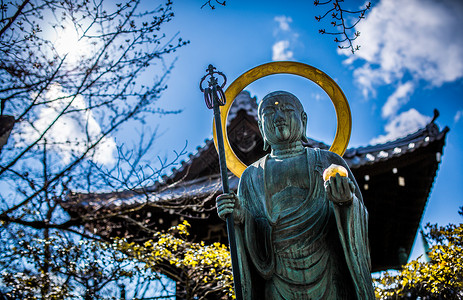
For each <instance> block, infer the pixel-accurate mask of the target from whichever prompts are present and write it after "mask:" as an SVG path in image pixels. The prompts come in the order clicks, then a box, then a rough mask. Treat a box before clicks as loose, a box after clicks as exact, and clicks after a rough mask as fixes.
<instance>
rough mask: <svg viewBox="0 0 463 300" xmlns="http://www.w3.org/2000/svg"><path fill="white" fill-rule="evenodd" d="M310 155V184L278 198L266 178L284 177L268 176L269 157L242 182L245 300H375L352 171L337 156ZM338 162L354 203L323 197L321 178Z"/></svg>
mask: <svg viewBox="0 0 463 300" xmlns="http://www.w3.org/2000/svg"><path fill="white" fill-rule="evenodd" d="M306 156H307V160H306V162H307V169H306V170H307V178H297V179H294V178H292V179H291V178H290V179H289V183H288V184H287V186H286V187H285V188H283V189H281V190H280V191H278V192H277V193H274V194H270V193H269V190H272V189H271V188H269V187H268V186H266V184H267V185H268V184H269V181H271V180H269V179H268V177H269V176H273V177H274V178H278V177H279V175H280V174H278V172H277V174H275V171H274V173H273V174H271V175H269V174H266V172H268V170H266V168H267V169H268V166H266V164H267V159H268V157H264V158H262V159H260V160H258V161H257V162H255V163H254V164H252V165H250V166H249V167H248V168H247V169H246V170H245V171H244V173H243V175H242V177H241V180H240V184H239V188H238V197H239V199H240V201H241V205H242V206H243V208H244V219H243V222H242V223H241V224H240V225H235V231H236V239H237V246H238V256H239V257H238V258H239V262H240V273H241V284H242V289H243V294H244V299H268V300H271V299H355V298H357V299H374V298H375V296H374V290H373V285H372V280H371V274H370V268H371V266H370V253H369V245H368V232H367V221H368V220H367V219H368V213H367V211H366V209H365V207H364V204H363V200H362V196H361V193H360V192H359V188H358V186H357V183H356V181H355V179H354V177H353V175H352V172H351V171H350V169H349V168H348V166H347V164H346V163H345V161H344V160H343V159H342V158H341V157H340V156H339V155H337V154H335V153H332V152H329V151H325V150H319V149H311V148H306ZM333 163H334V164H338V165H342V166H344V167H345V168H346V169H347V170H348V172H349V177H350V178H351V179H352V181H353V182H354V183H355V186H356V192H355V195H354V197H353V201H352V203H349V204H344V205H338V204H334V203H332V202H331V201H329V199H328V197H327V195H326V192H325V188H324V182H323V178H322V173H323V170H324V169H326V168H327V167H328V166H330V165H331V164H333ZM288 167H290V166H288ZM302 177H303V176H302ZM281 180H288V179H286V178H281ZM273 190H275V189H273Z"/></svg>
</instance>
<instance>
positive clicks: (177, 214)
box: [62, 92, 449, 272]
mask: <svg viewBox="0 0 463 300" xmlns="http://www.w3.org/2000/svg"><path fill="white" fill-rule="evenodd" d="M256 112H257V104H256V98H255V97H254V98H251V97H250V94H249V93H248V92H242V93H241V94H239V95H238V97H237V99H236V100H235V101H234V104H233V106H232V107H231V109H230V114H229V117H228V136H229V140H230V144H231V146H232V148H233V150H234V152H235V153H236V154H237V156H238V157H239V158H240V159H241V161H243V162H244V163H246V164H247V165H249V164H250V163H252V162H254V161H256V160H257V159H259V158H260V157H262V156H263V155H265V153H266V152H265V151H264V150H263V141H262V137H261V134H260V132H259V129H258V125H257V114H256ZM437 116H438V113H437V111H436V112H435V117H434V118H433V120H432V121H431V122H430V123H429V124H427V125H426V126H425V127H424V128H421V129H419V130H418V131H416V132H415V133H412V134H409V135H408V136H406V137H403V138H400V139H397V140H394V141H390V142H387V143H384V144H378V145H371V146H365V147H359V148H350V149H348V150H347V151H346V153H345V154H344V156H343V157H344V159H345V160H346V162H347V163H348V165H349V167H350V168H351V170H352V172H353V173H354V176H355V178H356V180H357V182H358V185H359V187H360V189H361V192H362V194H363V198H364V202H365V205H366V207H367V209H368V212H369V238H370V246H371V259H372V271H373V272H375V271H381V270H386V269H392V268H398V267H399V266H400V265H401V264H403V263H404V262H406V260H407V259H408V256H409V254H410V251H411V249H412V246H413V242H414V239H415V236H416V234H417V232H418V229H419V226H420V221H421V218H422V215H423V212H424V209H425V207H426V203H427V201H428V198H429V195H430V193H431V189H432V186H433V182H434V179H435V177H436V173H437V170H438V167H439V163H440V161H441V158H442V153H443V148H444V145H445V137H446V134H447V132H448V130H449V129H448V128H447V127H445V128H444V129H443V130H440V129H439V128H438V126H437V125H436V124H435V122H434V121H435V119H436V118H437ZM307 146H309V147H314V148H321V149H328V148H329V147H328V146H327V145H325V144H324V143H321V142H317V141H315V140H310V139H309V143H308V144H307ZM238 181H239V178H237V177H236V176H234V175H233V174H232V173H231V172H229V183H230V188H231V189H232V190H234V191H236V188H237V186H238ZM220 192H221V180H220V171H219V161H218V156H217V152H216V149H215V147H214V143H213V141H212V140H206V142H205V144H204V145H202V146H200V147H198V148H197V150H196V152H195V153H192V154H190V155H189V158H188V159H187V160H186V161H184V162H182V164H181V167H180V168H178V169H173V170H172V173H171V174H170V175H168V176H164V177H163V178H162V180H160V181H159V182H156V184H154V185H153V186H150V187H148V188H145V189H143V190H135V191H121V192H112V193H102V194H88V193H87V194H85V193H71V194H70V195H69V197H68V199H67V201H66V202H65V203H63V204H62V205H63V207H64V208H65V209H66V210H67V211H68V213H69V214H70V215H71V217H79V216H81V215H84V214H88V213H94V212H96V211H98V212H107V211H112V212H121V214H113V215H114V217H111V218H109V219H107V220H104V221H98V222H91V223H85V224H84V225H85V227H86V228H87V229H88V230H90V231H92V232H95V233H98V234H99V235H101V236H103V237H110V236H126V237H130V238H132V239H133V240H137V241H143V240H144V239H148V238H149V237H150V236H151V234H150V231H152V230H165V229H167V228H169V227H170V226H172V225H176V224H178V223H179V222H181V221H183V220H188V222H189V223H190V224H191V225H192V226H191V230H190V231H191V236H192V238H193V239H194V240H195V241H204V242H206V243H212V242H216V241H220V242H222V243H227V237H226V228H225V222H224V221H222V220H221V219H219V217H218V216H217V212H216V210H215V197H216V196H217V195H218V194H219V193H220ZM131 208H137V209H134V210H131ZM140 224H142V225H143V226H140Z"/></svg>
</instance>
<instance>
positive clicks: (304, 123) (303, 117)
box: [301, 111, 309, 143]
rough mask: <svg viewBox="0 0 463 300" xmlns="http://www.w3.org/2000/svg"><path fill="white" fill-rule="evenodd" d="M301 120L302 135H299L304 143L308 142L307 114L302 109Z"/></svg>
mask: <svg viewBox="0 0 463 300" xmlns="http://www.w3.org/2000/svg"><path fill="white" fill-rule="evenodd" d="M301 120H302V136H301V140H302V141H303V142H304V143H308V142H309V140H308V139H307V114H306V113H305V111H303V112H302V114H301Z"/></svg>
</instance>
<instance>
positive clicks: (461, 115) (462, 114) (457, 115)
mask: <svg viewBox="0 0 463 300" xmlns="http://www.w3.org/2000/svg"><path fill="white" fill-rule="evenodd" d="M461 117H463V110H459V111H457V113H456V114H455V117H453V121H454V122H455V123H458V121H460V119H461Z"/></svg>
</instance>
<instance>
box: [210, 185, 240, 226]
mask: <svg viewBox="0 0 463 300" xmlns="http://www.w3.org/2000/svg"><path fill="white" fill-rule="evenodd" d="M216 203H217V213H218V214H219V217H220V218H221V219H222V220H225V219H226V218H227V216H228V215H229V214H231V213H233V218H234V220H235V223H241V221H242V218H243V215H244V213H243V209H242V207H241V205H240V201H239V199H238V196H236V194H235V193H233V192H231V193H229V194H222V195H219V196H217V198H216Z"/></svg>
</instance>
